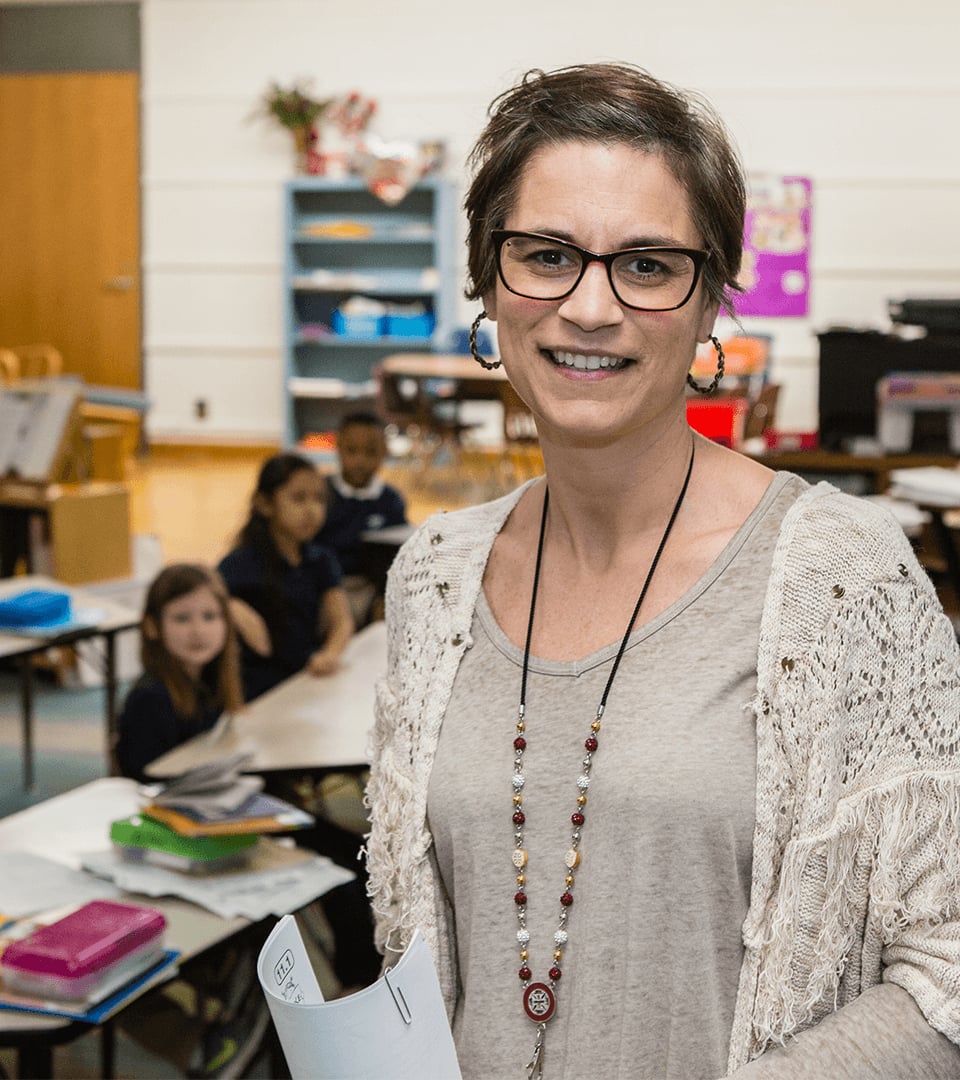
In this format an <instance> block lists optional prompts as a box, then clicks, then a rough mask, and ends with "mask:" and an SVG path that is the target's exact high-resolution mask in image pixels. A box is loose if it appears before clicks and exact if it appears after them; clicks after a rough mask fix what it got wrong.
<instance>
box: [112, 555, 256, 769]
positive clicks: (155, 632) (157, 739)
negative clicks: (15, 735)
mask: <svg viewBox="0 0 960 1080" xmlns="http://www.w3.org/2000/svg"><path fill="white" fill-rule="evenodd" d="M140 659H141V663H142V665H143V674H142V675H141V677H140V678H139V679H138V680H137V681H136V683H135V684H134V685H133V687H132V688H131V690H130V692H129V694H128V695H127V698H126V701H125V702H124V705H123V711H122V712H121V714H120V720H119V725H118V738H117V747H116V752H117V760H118V763H119V765H120V771H121V772H122V773H123V775H124V776H131V777H134V778H135V779H137V780H141V781H143V780H145V779H146V777H145V772H144V770H145V769H146V767H147V765H149V764H150V762H151V761H153V760H154V759H155V758H158V757H160V756H161V755H162V754H165V753H167V751H168V750H172V749H173V748H174V747H175V746H179V745H180V743H182V742H185V741H186V740H187V739H190V738H192V737H193V736H194V735H198V734H199V733H200V732H202V731H207V730H209V729H210V728H212V727H213V725H214V724H215V723H216V722H217V720H218V719H219V718H220V716H221V714H222V713H224V712H228V713H229V712H233V711H235V710H236V709H238V708H240V706H241V705H242V704H243V695H242V693H241V689H240V670H239V661H238V656H237V643H236V635H235V632H234V628H233V621H232V619H231V617H230V608H229V596H228V594H227V590H226V587H225V586H224V584H223V580H222V579H221V578H220V576H219V575H218V574H217V573H216V572H215V571H213V570H210V569H208V568H207V567H205V566H200V565H196V564H192V563H176V564H174V565H171V566H168V567H166V568H165V569H163V570H161V571H160V573H159V574H158V575H157V577H156V578H155V579H154V581H153V583H152V584H151V585H150V588H149V589H148V591H147V598H146V602H145V605H144V611H143V619H142V621H141V644H140Z"/></svg>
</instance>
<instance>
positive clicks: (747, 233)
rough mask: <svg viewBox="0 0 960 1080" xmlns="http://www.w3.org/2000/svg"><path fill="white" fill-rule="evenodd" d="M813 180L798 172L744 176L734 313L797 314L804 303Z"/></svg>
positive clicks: (806, 300)
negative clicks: (747, 185)
mask: <svg viewBox="0 0 960 1080" xmlns="http://www.w3.org/2000/svg"><path fill="white" fill-rule="evenodd" d="M812 195H813V184H812V183H811V181H810V179H809V178H808V177H803V176H754V177H751V179H750V193H749V196H748V199H747V216H746V222H745V225H744V249H743V264H742V266H741V268H740V284H741V285H743V287H744V290H745V291H744V292H743V293H741V294H740V295H738V296H737V298H736V310H737V314H738V315H767V316H774V317H781V318H799V317H802V316H804V315H806V314H807V313H808V311H809V307H810V214H811V203H812Z"/></svg>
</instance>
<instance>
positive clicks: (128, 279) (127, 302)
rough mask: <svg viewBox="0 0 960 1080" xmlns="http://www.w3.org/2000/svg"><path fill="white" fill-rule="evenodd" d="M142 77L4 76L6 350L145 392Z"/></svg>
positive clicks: (1, 262)
mask: <svg viewBox="0 0 960 1080" xmlns="http://www.w3.org/2000/svg"><path fill="white" fill-rule="evenodd" d="M139 83H140V80H139V76H138V75H137V74H134V73H129V72H96V73H88V74H75V73H71V74H54V75H50V74H42V75H4V76H0V346H5V345H6V346H16V345H27V344H31V343H34V342H48V343H50V344H52V345H55V346H56V348H57V349H59V350H60V352H61V353H62V354H63V366H64V371H65V372H69V373H73V374H77V375H82V376H83V378H84V379H85V380H86V381H87V382H88V383H100V384H106V385H111V386H121V387H130V388H139V387H140V386H141V363H140V188H139V157H140V134H139V132H140V122H139V97H140V89H139Z"/></svg>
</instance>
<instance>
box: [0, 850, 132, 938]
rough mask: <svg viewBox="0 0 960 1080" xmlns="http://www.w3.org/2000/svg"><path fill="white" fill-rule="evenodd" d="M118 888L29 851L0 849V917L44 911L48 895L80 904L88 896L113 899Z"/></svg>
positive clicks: (0, 918) (86, 899)
mask: <svg viewBox="0 0 960 1080" xmlns="http://www.w3.org/2000/svg"><path fill="white" fill-rule="evenodd" d="M119 896H120V890H119V889H118V888H117V886H116V885H113V884H111V883H110V882H108V881H99V880H97V878H92V877H91V876H90V875H89V874H85V873H83V871H82V870H73V869H71V868H70V867H69V866H64V865H63V863H58V862H54V861H53V860H52V859H47V858H44V856H42V855H35V854H33V852H30V851H0V921H2V919H3V918H4V917H6V918H8V919H19V918H22V917H23V916H24V915H33V914H35V913H36V912H38V911H46V910H47V909H49V907H50V898H51V897H69V898H70V901H71V903H74V904H76V905H80V904H83V903H86V902H87V901H88V900H116V899H117V898H118V897H119Z"/></svg>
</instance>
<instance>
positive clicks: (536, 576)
mask: <svg viewBox="0 0 960 1080" xmlns="http://www.w3.org/2000/svg"><path fill="white" fill-rule="evenodd" d="M694 449H695V444H693V443H691V444H690V464H689V465H688V466H687V475H686V476H685V477H684V479H683V486H682V487H681V488H680V494H679V495H678V496H677V501H676V502H675V503H674V504H673V510H672V512H671V514H670V520H669V521H668V522H667V527H666V528H665V529H664V531H663V536H661V537H660V544H659V546H658V547H657V551H656V554H655V555H654V556H653V561H652V562H651V563H650V569H649V570H648V571H647V576H646V578H645V580H644V582H643V588H642V589H641V590H640V595H639V596H638V597H637V603H636V606H635V607H634V609H633V614H632V615H631V616H630V621H629V623H627V629H626V631H625V633H624V635H623V638H622V640H621V642H620V648H619V649H618V650H617V655H616V659H615V660H614V661H613V667H612V668H611V669H610V675H609V676H608V677H607V685H606V686H605V687H604V688H603V696H602V697H601V698H600V705H599V706H598V710H597V715H598V716H599V715H600V713H602V712H603V710H604V708H605V707H606V704H607V695H608V694H609V693H610V687H611V686H613V680H614V677H615V676H616V674H617V668H619V667H620V660H621V659H622V658H623V654H624V653H625V652H626V650H627V642H628V641H629V640H630V634H631V632H632V630H633V624H634V623H635V622H636V621H637V616H638V615H639V614H640V607H641V605H642V604H643V599H644V597H645V596H646V595H647V589H648V588H649V587H650V582H651V581H652V580H653V573H654V571H655V570H656V569H657V563H659V562H660V556H661V555H662V554H663V549H664V548H665V547H666V544H667V538H668V537H669V536H670V533H671V531H672V530H673V523H674V522H675V521H676V520H677V514H679V513H680V507H681V506H682V505H683V499H684V496H685V495H686V494H687V487H688V486H689V484H690V476H691V474H692V473H693V457H694ZM549 505H550V489H549V488H547V489H546V490H545V491H544V493H543V510H542V512H541V514H540V537H539V539H538V541H537V564H536V567H535V568H534V571H533V595H532V596H531V597H530V618H529V620H528V622H527V639H526V642H525V644H524V647H523V674H522V676H521V680H520V714H521V716H522V715H523V714H524V712H525V710H526V704H527V671H528V669H529V666H530V642H531V640H532V638H533V615H534V612H535V611H536V607H537V591H538V587H539V584H540V566H541V564H542V562H543V538H544V535H545V534H546V531H547V507H548V506H549Z"/></svg>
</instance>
